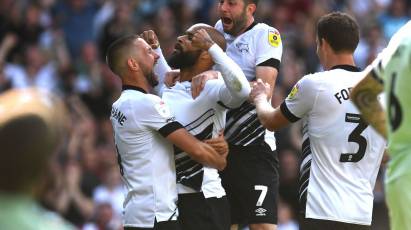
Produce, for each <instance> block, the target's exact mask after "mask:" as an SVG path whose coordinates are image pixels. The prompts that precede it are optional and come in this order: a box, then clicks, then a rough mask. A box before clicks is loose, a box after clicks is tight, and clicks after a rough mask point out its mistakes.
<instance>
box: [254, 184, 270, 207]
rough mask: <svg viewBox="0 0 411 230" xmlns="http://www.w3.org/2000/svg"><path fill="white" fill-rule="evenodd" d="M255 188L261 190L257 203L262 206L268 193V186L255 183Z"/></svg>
mask: <svg viewBox="0 0 411 230" xmlns="http://www.w3.org/2000/svg"><path fill="white" fill-rule="evenodd" d="M254 189H255V190H256V191H258V190H259V191H261V193H260V196H259V197H258V200H257V204H255V205H256V206H261V205H263V202H264V199H265V196H266V195H267V186H265V185H254Z"/></svg>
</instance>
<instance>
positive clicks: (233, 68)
mask: <svg viewBox="0 0 411 230" xmlns="http://www.w3.org/2000/svg"><path fill="white" fill-rule="evenodd" d="M208 52H209V54H210V55H211V56H212V58H213V60H214V62H215V68H216V69H217V70H219V71H221V75H222V77H220V78H219V79H216V80H209V81H207V82H206V84H205V87H204V89H203V91H202V92H201V94H200V95H199V96H198V97H197V98H195V99H193V98H192V94H191V82H188V81H185V82H181V83H180V82H177V83H176V85H175V86H174V87H172V88H171V89H169V88H164V89H163V91H162V92H163V94H162V99H163V100H164V101H165V102H166V103H167V104H168V105H170V106H171V110H172V112H173V113H174V114H175V116H176V120H177V121H178V122H179V123H181V124H182V125H183V126H184V127H185V128H186V129H187V130H188V131H189V132H190V133H191V134H192V135H194V136H195V137H196V138H197V139H199V140H205V139H209V138H212V137H217V135H218V132H219V131H220V130H222V129H224V127H225V122H226V112H227V110H228V108H236V107H238V106H240V105H241V104H242V103H243V102H244V101H245V100H246V99H247V98H248V95H249V92H250V90H251V89H250V85H249V83H248V82H247V79H246V78H245V76H244V74H243V73H242V71H241V69H240V67H238V65H236V64H235V63H234V62H233V61H232V60H231V59H230V58H229V57H228V56H227V55H226V54H225V53H224V52H223V50H222V49H221V48H220V47H218V46H217V45H216V44H214V45H213V46H212V47H211V48H210V49H209V50H208ZM163 64H164V65H165V63H163ZM157 68H160V67H157ZM161 68H165V67H161ZM175 154H176V170H177V182H178V184H177V186H178V193H193V192H200V191H202V192H203V194H204V196H205V198H210V197H222V196H224V195H225V191H224V188H223V187H222V185H221V179H220V176H219V174H218V171H217V170H216V169H214V168H210V167H206V166H204V167H203V165H202V164H200V163H198V162H196V161H194V160H192V159H191V158H190V156H188V155H187V153H185V152H182V151H181V150H179V149H177V148H176V149H175Z"/></svg>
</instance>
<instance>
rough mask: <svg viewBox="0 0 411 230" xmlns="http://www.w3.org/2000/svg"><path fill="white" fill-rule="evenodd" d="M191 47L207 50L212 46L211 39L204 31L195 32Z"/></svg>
mask: <svg viewBox="0 0 411 230" xmlns="http://www.w3.org/2000/svg"><path fill="white" fill-rule="evenodd" d="M191 41H192V46H193V47H196V48H199V49H202V50H206V51H207V50H208V49H210V47H211V46H212V45H213V44H214V41H213V39H211V37H210V35H209V34H208V33H207V31H206V30H205V29H199V30H197V31H196V32H195V33H194V35H193V38H192V40H191Z"/></svg>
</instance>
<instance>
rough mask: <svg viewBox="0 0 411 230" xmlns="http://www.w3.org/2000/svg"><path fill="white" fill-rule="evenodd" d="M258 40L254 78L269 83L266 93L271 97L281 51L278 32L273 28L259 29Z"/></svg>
mask: <svg viewBox="0 0 411 230" xmlns="http://www.w3.org/2000/svg"><path fill="white" fill-rule="evenodd" d="M260 34H261V35H260V39H261V40H260V41H259V42H257V44H255V45H256V67H255V76H256V80H257V79H261V80H262V81H263V82H265V83H268V84H269V85H270V91H269V94H268V95H267V96H268V98H271V96H272V92H273V90H274V88H275V82H276V80H277V75H278V70H279V69H280V60H281V56H282V52H283V45H282V42H281V36H280V33H279V32H278V31H277V30H275V29H274V28H270V29H268V30H263V31H260Z"/></svg>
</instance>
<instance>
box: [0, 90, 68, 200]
mask: <svg viewBox="0 0 411 230" xmlns="http://www.w3.org/2000/svg"><path fill="white" fill-rule="evenodd" d="M64 123H65V109H64V106H63V103H62V102H61V101H60V100H59V99H58V98H56V97H55V96H53V95H51V94H50V93H46V92H44V91H40V90H38V89H17V90H16V89H15V90H10V91H7V92H5V93H3V94H1V95H0V146H1V148H2V150H1V152H0V190H1V191H6V192H18V193H20V192H30V190H31V188H33V186H34V185H36V184H37V183H38V181H39V180H40V177H41V175H42V173H43V172H44V171H45V169H46V168H47V165H48V162H49V159H50V157H51V155H52V154H53V153H54V152H55V151H56V148H57V146H58V144H59V142H60V140H61V137H62V134H63V125H64Z"/></svg>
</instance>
